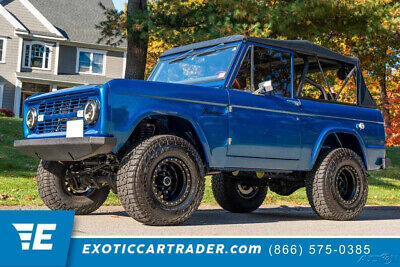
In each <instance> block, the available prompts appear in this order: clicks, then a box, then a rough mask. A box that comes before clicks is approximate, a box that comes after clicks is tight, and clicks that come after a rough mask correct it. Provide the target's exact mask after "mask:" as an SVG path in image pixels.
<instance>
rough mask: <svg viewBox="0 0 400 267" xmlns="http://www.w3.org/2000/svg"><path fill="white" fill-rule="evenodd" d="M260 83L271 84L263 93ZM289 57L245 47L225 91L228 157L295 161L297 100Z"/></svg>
mask: <svg viewBox="0 0 400 267" xmlns="http://www.w3.org/2000/svg"><path fill="white" fill-rule="evenodd" d="M260 83H264V84H265V83H267V84H270V85H272V87H271V86H270V87H269V89H268V88H267V91H268V90H270V91H269V92H265V91H266V90H264V89H260V90H259V92H258V93H257V90H256V87H258V85H259V84H260ZM292 88H293V81H292V54H291V53H290V52H285V51H280V50H276V49H272V48H269V47H264V46H249V49H248V51H247V53H246V55H245V57H244V59H243V62H242V64H241V67H240V68H239V70H238V73H237V76H236V78H235V80H234V81H233V83H232V88H231V89H230V90H229V96H230V106H231V108H230V113H229V137H230V139H229V142H228V156H235V157H251V158H265V159H282V160H298V159H299V158H300V151H301V123H300V116H299V113H300V101H299V100H296V99H293V98H292V95H293V92H292Z"/></svg>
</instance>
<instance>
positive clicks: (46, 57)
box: [23, 42, 51, 69]
mask: <svg viewBox="0 0 400 267" xmlns="http://www.w3.org/2000/svg"><path fill="white" fill-rule="evenodd" d="M50 53H51V49H50V47H49V46H47V45H46V44H44V43H41V42H26V43H25V46H24V59H23V63H24V64H23V66H24V67H25V68H38V69H50Z"/></svg>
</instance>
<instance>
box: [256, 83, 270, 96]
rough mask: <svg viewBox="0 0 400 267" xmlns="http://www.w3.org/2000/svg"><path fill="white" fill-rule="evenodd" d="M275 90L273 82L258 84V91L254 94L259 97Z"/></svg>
mask: <svg viewBox="0 0 400 267" xmlns="http://www.w3.org/2000/svg"><path fill="white" fill-rule="evenodd" d="M273 90H274V87H273V86H272V81H271V80H269V81H264V82H262V83H259V84H258V89H257V90H256V91H255V92H254V94H257V95H262V94H265V93H268V92H271V91H273Z"/></svg>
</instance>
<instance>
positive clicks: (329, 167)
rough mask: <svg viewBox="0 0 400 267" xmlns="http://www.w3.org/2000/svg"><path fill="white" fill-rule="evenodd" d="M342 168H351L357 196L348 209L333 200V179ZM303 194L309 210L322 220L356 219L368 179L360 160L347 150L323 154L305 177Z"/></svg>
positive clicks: (361, 205)
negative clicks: (305, 195) (304, 192)
mask: <svg viewBox="0 0 400 267" xmlns="http://www.w3.org/2000/svg"><path fill="white" fill-rule="evenodd" d="M343 166H351V168H353V170H354V172H355V179H356V181H357V185H356V190H357V193H356V195H355V197H354V200H352V203H351V204H349V205H346V203H345V204H341V200H338V197H337V196H335V194H334V191H333V190H335V186H333V184H334V179H335V177H336V174H337V171H338V170H339V169H340V168H341V167H343ZM306 193H307V198H308V201H309V203H310V205H311V208H312V209H313V210H314V211H315V212H316V213H317V214H318V215H319V216H320V217H321V218H323V219H328V220H337V221H346V220H351V219H354V218H355V217H357V216H358V215H359V214H360V213H361V211H362V210H363V208H364V206H365V203H366V201H367V198H368V175H367V172H366V169H365V165H364V163H363V160H362V159H361V157H360V156H359V155H358V154H357V153H355V152H354V151H353V150H351V149H348V148H337V149H334V150H331V151H323V152H321V155H320V156H319V158H318V159H317V161H316V163H315V165H314V168H313V169H312V170H311V171H310V172H309V173H308V174H307V176H306Z"/></svg>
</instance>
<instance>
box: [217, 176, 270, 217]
mask: <svg viewBox="0 0 400 267" xmlns="http://www.w3.org/2000/svg"><path fill="white" fill-rule="evenodd" d="M242 179H243V178H242ZM238 181H239V180H238V178H237V177H235V176H233V175H231V174H229V173H219V174H216V175H213V176H212V180H211V186H212V192H213V195H214V198H215V200H216V201H217V203H218V204H219V205H220V206H221V207H222V208H223V209H225V210H227V211H230V212H234V213H250V212H252V211H255V210H256V209H258V208H259V207H260V206H261V204H262V203H263V201H264V200H265V197H266V196H267V192H268V186H258V191H257V193H256V194H255V195H254V196H253V197H251V198H243V197H242V196H240V194H239V193H238V192H237V190H236V183H237V182H238Z"/></svg>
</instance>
